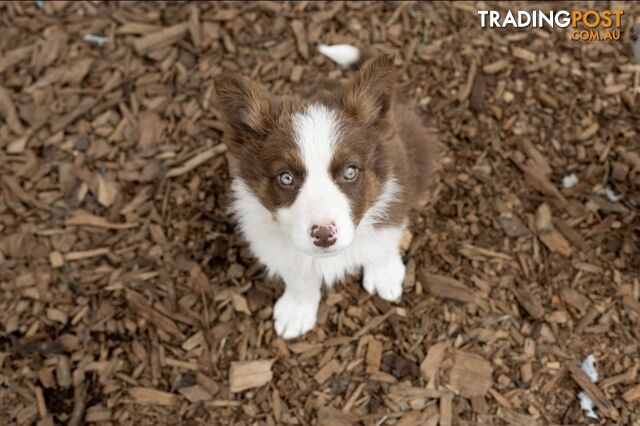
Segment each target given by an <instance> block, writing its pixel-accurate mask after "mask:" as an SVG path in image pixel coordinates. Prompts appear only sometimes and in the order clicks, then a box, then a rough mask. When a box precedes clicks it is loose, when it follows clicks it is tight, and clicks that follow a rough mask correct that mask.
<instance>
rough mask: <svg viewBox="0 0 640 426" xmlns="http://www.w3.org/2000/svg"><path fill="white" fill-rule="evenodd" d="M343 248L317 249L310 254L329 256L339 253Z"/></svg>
mask: <svg viewBox="0 0 640 426" xmlns="http://www.w3.org/2000/svg"><path fill="white" fill-rule="evenodd" d="M342 250H344V249H343V248H341V249H324V250H322V251H317V252H314V253H313V254H312V256H313V257H331V256H335V255H337V254H340V252H341V251H342Z"/></svg>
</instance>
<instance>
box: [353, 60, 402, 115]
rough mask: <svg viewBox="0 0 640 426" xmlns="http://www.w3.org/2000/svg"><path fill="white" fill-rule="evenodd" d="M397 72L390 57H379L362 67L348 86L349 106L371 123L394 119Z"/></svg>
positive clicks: (368, 61)
mask: <svg viewBox="0 0 640 426" xmlns="http://www.w3.org/2000/svg"><path fill="white" fill-rule="evenodd" d="M394 85H395V73H394V70H393V59H392V58H391V57H390V56H386V55H384V56H376V57H373V58H371V59H369V60H367V62H365V63H364V64H363V65H362V67H360V69H359V70H358V73H357V74H356V75H355V77H354V78H353V79H352V80H351V82H350V83H349V85H348V86H347V93H346V98H345V109H346V110H347V112H348V113H350V114H351V115H354V116H356V117H359V118H360V119H362V120H364V121H365V122H366V123H368V124H376V123H380V122H384V121H386V120H387V119H389V118H390V116H391V112H392V109H393V108H392V107H393V102H394Z"/></svg>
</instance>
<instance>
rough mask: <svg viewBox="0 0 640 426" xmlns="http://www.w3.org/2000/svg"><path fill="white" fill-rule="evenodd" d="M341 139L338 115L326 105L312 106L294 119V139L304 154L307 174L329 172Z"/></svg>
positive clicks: (303, 158)
mask: <svg viewBox="0 0 640 426" xmlns="http://www.w3.org/2000/svg"><path fill="white" fill-rule="evenodd" d="M339 137H340V128H339V125H338V118H337V116H336V113H335V112H333V111H332V110H330V109H329V108H327V107H326V106H324V105H319V104H313V105H310V106H309V107H308V108H307V110H306V111H305V112H304V113H302V114H296V115H295V116H294V117H293V138H294V141H295V142H296V144H297V145H298V147H299V148H300V152H301V153H302V160H303V161H304V165H305V167H306V169H307V174H310V173H311V172H314V171H320V169H324V170H325V171H327V170H329V165H330V164H331V157H332V156H333V149H334V147H335V145H336V143H337V142H338V138H339Z"/></svg>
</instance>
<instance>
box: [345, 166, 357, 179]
mask: <svg viewBox="0 0 640 426" xmlns="http://www.w3.org/2000/svg"><path fill="white" fill-rule="evenodd" d="M342 177H343V178H344V180H346V181H348V182H353V181H354V180H356V179H357V178H358V169H357V168H356V167H355V166H349V167H347V168H346V169H344V172H343V173H342Z"/></svg>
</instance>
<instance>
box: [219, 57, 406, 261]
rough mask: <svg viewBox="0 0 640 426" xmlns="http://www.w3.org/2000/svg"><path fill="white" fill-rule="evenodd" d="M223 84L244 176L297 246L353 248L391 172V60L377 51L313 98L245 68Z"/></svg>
mask: <svg viewBox="0 0 640 426" xmlns="http://www.w3.org/2000/svg"><path fill="white" fill-rule="evenodd" d="M215 88H216V94H217V108H218V111H219V113H220V115H221V119H222V120H223V122H224V124H225V128H226V132H225V143H226V144H227V146H228V148H229V151H230V152H231V154H232V155H233V156H234V157H235V158H236V160H237V162H238V178H240V179H242V181H243V182H244V183H245V184H246V186H247V187H248V188H250V189H251V191H253V193H254V194H255V195H256V197H257V198H258V199H259V200H260V202H261V204H262V205H263V206H264V207H265V208H266V209H268V210H269V211H270V212H271V214H272V215H273V218H274V220H275V221H276V222H277V223H278V224H279V225H280V226H281V227H282V230H283V232H285V233H286V234H287V235H288V236H289V238H290V239H291V242H292V243H293V244H294V245H295V247H297V248H298V249H299V250H301V251H304V252H306V253H309V254H312V255H329V254H333V253H337V252H339V251H340V250H342V249H344V248H346V247H348V246H349V245H350V244H351V243H352V242H353V239H354V236H355V233H356V230H357V228H358V226H359V225H361V224H362V222H371V221H372V220H373V216H375V215H372V211H373V210H380V208H379V207H380V206H377V202H378V203H379V201H380V200H379V199H380V197H381V196H382V193H383V189H384V188H385V183H386V182H388V181H389V180H391V179H393V176H392V170H391V165H390V162H389V160H388V156H389V155H388V154H389V146H388V141H389V138H390V137H392V135H393V132H394V129H393V117H392V104H393V67H392V61H391V59H389V58H387V57H377V58H373V59H371V60H369V61H368V62H366V63H365V64H364V65H363V66H362V67H361V68H360V70H359V71H358V72H357V74H356V75H355V76H354V78H353V79H352V80H351V81H350V82H349V83H348V84H347V85H346V86H345V87H340V88H339V89H336V90H334V91H333V92H329V91H326V90H325V91H320V92H318V93H316V94H315V96H312V97H311V99H307V100H302V99H298V98H293V97H286V98H275V97H272V96H270V95H269V94H268V93H267V92H266V91H265V90H264V89H263V88H262V87H260V86H258V85H256V84H254V83H252V82H250V81H248V80H246V79H244V78H241V77H237V76H229V75H225V76H221V77H219V78H217V79H216V81H215ZM387 195H388V194H387ZM379 213H380V212H376V214H378V216H379Z"/></svg>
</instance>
